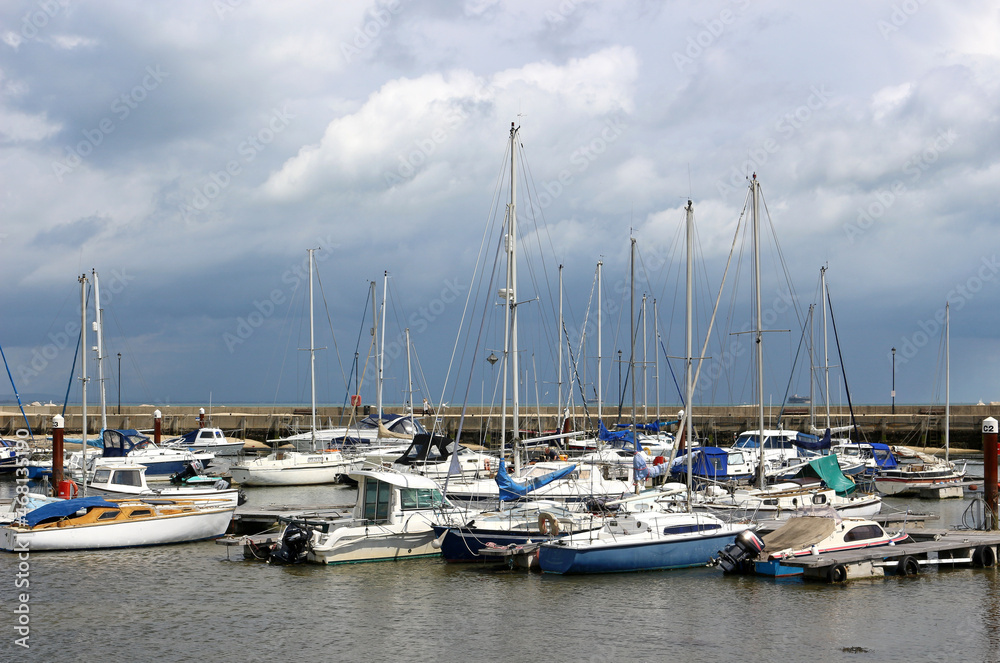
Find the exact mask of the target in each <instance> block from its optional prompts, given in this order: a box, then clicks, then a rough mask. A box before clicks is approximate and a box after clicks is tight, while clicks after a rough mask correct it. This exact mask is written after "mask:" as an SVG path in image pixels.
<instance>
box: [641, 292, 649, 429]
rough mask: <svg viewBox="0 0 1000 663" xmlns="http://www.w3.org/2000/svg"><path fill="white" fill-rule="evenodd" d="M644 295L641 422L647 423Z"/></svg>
mask: <svg viewBox="0 0 1000 663" xmlns="http://www.w3.org/2000/svg"><path fill="white" fill-rule="evenodd" d="M646 329H647V325H646V293H643V294H642V420H643V421H649V389H648V388H649V380H648V379H647V378H646V370H647V368H648V367H649V361H648V360H647V357H648V356H647V354H646Z"/></svg>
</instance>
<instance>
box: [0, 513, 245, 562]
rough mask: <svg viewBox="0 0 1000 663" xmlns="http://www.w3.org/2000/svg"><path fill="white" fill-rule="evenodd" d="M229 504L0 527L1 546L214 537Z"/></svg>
mask: <svg viewBox="0 0 1000 663" xmlns="http://www.w3.org/2000/svg"><path fill="white" fill-rule="evenodd" d="M232 515H233V510H232V508H226V509H213V510H210V511H199V512H195V513H190V514H180V515H174V516H168V517H163V518H152V519H148V520H137V521H124V522H114V521H112V522H107V523H95V524H90V525H80V526H76V527H66V528H45V529H28V528H21V527H3V528H0V550H4V551H7V552H20V551H30V552H38V551H53V550H102V549H107V548H138V547H144V546H159V545H165V544H170V543H189V542H192V541H203V540H207V539H215V538H218V537H220V536H222V535H223V534H225V533H226V530H227V529H228V528H229V523H230V521H231V520H232Z"/></svg>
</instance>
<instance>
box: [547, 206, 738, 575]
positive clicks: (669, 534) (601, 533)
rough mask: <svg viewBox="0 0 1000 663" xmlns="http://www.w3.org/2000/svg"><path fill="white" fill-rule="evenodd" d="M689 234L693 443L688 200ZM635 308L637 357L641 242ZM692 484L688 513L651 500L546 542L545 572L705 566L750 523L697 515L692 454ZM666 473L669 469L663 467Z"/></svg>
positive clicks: (689, 390)
mask: <svg viewBox="0 0 1000 663" xmlns="http://www.w3.org/2000/svg"><path fill="white" fill-rule="evenodd" d="M685 212H686V214H685V220H686V228H687V232H686V236H687V277H686V278H687V284H686V288H687V297H686V317H687V326H686V331H685V336H686V348H687V352H686V357H685V383H686V393H685V402H686V405H687V409H686V416H685V418H684V420H685V426H686V437H687V439H688V440H691V439H692V434H693V424H692V417H691V405H692V402H693V398H694V380H693V378H694V376H693V372H692V361H693V358H692V339H693V326H692V308H693V255H694V251H693V243H694V205H693V204H692V202H691V201H688V204H687V207H686V208H685ZM631 264H632V278H631V281H632V302H633V304H632V309H633V314H632V315H631V316H630V318H631V325H632V326H633V329H632V333H631V334H630V337H631V339H632V352H631V356H630V361H631V362H632V363H633V365H634V361H635V359H634V357H635V330H634V325H635V315H634V301H635V267H634V266H635V239H634V238H633V239H632V260H631ZM632 390H633V398H632V419H633V421H635V415H636V412H635V383H634V381H633V386H632ZM636 457H637V462H636V465H637V466H641V465H643V464H644V462H640V461H644V459H643V458H642V452H641V451H639V450H637V451H636ZM688 463H689V465H688V474H687V476H688V481H687V497H688V499H687V507H686V511H683V512H676V511H673V510H669V509H660V508H657V506H658V505H657V504H656V503H649V502H645V503H643V504H641V505H637V506H636V507H635V509H634V510H633V511H631V512H629V511H627V510H624V509H620V510H619V514H618V515H617V517H615V518H613V519H611V520H609V521H608V522H607V523H605V524H604V526H603V527H601V528H600V529H597V530H592V531H589V532H582V533H580V534H573V535H570V536H567V537H564V538H560V539H556V540H554V541H548V542H546V543H543V544H542V545H541V547H540V548H539V550H538V565H539V567H540V568H541V570H542V571H543V572H545V573H559V574H568V573H612V572H614V573H617V572H626V571H653V570H661V569H678V568H688V567H694V566H705V565H706V564H708V563H709V561H710V560H711V559H712V558H713V556H714V555H715V554H716V553H717V552H718V550H720V547H719V546H720V545H721V546H722V547H723V548H724V547H725V546H727V545H729V544H731V543H732V542H733V541H734V540H735V539H736V537H737V535H739V534H740V533H742V532H744V531H745V530H747V529H748V528H749V525H748V524H747V523H733V522H725V521H723V520H722V519H720V518H718V517H717V516H714V515H712V514H709V513H701V512H696V511H695V510H694V509H693V508H692V506H691V503H692V502H691V492H692V490H691V488H692V487H691V466H690V463H691V454H688ZM659 467H660V468H662V469H665V466H663V465H661V466H659Z"/></svg>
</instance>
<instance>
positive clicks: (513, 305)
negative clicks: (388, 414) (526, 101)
mask: <svg viewBox="0 0 1000 663" xmlns="http://www.w3.org/2000/svg"><path fill="white" fill-rule="evenodd" d="M517 131H518V130H517V128H515V127H514V123H513V122H511V123H510V241H509V244H508V251H509V253H508V256H509V257H508V261H509V268H510V290H509V291H508V292H507V296H508V297H509V299H508V306H509V307H510V348H511V357H510V367H511V375H512V377H513V384H512V385H511V386H512V388H513V390H514V391H513V394H512V396H513V399H512V401H511V414H512V415H513V417H514V419H513V426H514V431H513V434H514V437H513V445H512V448H513V450H514V468H515V470H516V471H518V472H520V469H521V457H520V450H519V449H518V440H519V439H520V437H521V413H520V409H519V399H518V391H519V383H520V377H521V373H520V371H519V369H518V357H517Z"/></svg>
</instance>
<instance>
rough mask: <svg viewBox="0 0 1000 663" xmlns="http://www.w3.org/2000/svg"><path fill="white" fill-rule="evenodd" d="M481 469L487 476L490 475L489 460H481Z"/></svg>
mask: <svg viewBox="0 0 1000 663" xmlns="http://www.w3.org/2000/svg"><path fill="white" fill-rule="evenodd" d="M483 468H484V469H485V470H486V473H487V474H489V473H490V459H489V458H486V459H484V460H483Z"/></svg>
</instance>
